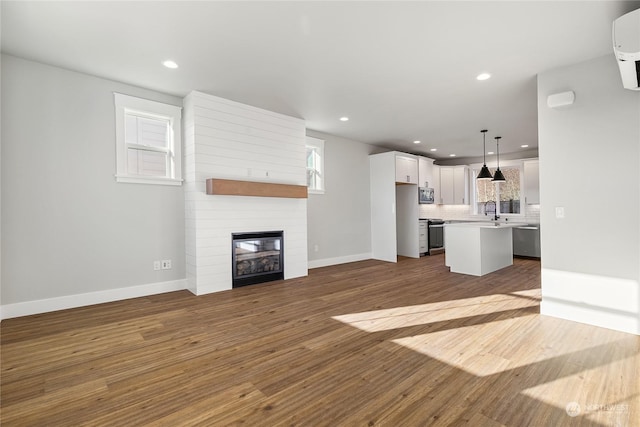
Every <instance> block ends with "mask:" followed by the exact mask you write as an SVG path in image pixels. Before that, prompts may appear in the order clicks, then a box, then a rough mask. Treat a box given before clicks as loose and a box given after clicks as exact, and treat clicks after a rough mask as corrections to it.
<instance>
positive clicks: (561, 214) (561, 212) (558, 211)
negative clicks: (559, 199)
mask: <svg viewBox="0 0 640 427" xmlns="http://www.w3.org/2000/svg"><path fill="white" fill-rule="evenodd" d="M556 218H559V219H562V218H564V207H563V206H556Z"/></svg>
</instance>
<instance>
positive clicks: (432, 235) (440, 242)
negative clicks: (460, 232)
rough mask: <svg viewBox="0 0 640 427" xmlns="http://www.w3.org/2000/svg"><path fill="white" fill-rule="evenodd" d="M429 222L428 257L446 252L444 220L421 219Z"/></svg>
mask: <svg viewBox="0 0 640 427" xmlns="http://www.w3.org/2000/svg"><path fill="white" fill-rule="evenodd" d="M421 220H425V221H426V222H427V255H433V254H437V253H441V252H444V220H442V219H439V218H421Z"/></svg>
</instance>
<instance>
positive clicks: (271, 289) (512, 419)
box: [0, 255, 640, 427]
mask: <svg viewBox="0 0 640 427" xmlns="http://www.w3.org/2000/svg"><path fill="white" fill-rule="evenodd" d="M539 299H540V263H539V262H538V261H536V260H525V259H516V260H515V262H514V265H513V266H511V267H508V268H506V269H503V270H500V271H498V272H495V273H492V274H489V275H487V276H484V277H471V276H465V275H460V274H453V273H450V272H449V271H448V268H446V267H445V266H444V255H436V256H433V257H425V258H421V259H418V260H416V259H401V260H400V262H398V263H397V264H389V263H383V262H378V261H373V260H370V261H363V262H357V263H352V264H345V265H339V266H332V267H325V268H319V269H314V270H310V274H309V276H308V277H306V278H300V279H293V280H287V281H280V282H272V283H268V284H261V285H254V286H249V287H246V288H240V289H235V290H232V291H227V292H221V293H217V294H210V295H204V296H199V297H196V296H194V295H192V294H190V293H189V292H187V291H181V292H173V293H167V294H162V295H155V296H151V297H146V298H137V299H132V300H127V301H119V302H114V303H109V304H101V305H96V306H91V307H83V308H78V309H73V310H65V311H60V312H55V313H47V314H42V315H36V316H28V317H23V318H16V319H8V320H5V321H3V322H2V324H1V353H0V355H1V363H2V366H1V375H2V377H1V379H0V386H1V391H0V397H1V411H2V412H1V415H0V421H1V424H2V425H3V426H45V425H46V426H71V425H73V426H76V425H97V426H109V425H112V426H124V425H127V426H133V425H158V426H161V425H165V426H196V425H203V426H218V425H220V426H224V425H246V426H281V425H282V426H285V425H286V426H294V425H295V426H394V427H395V426H426V425H443V426H444V425H470V426H500V425H506V426H590V425H593V426H640V385H639V384H640V381H639V378H640V356H639V352H640V337H637V336H633V335H628V334H624V333H619V332H615V331H610V330H607V329H602V328H597V327H592V326H588V325H583V324H578V323H574V322H569V321H565V320H561V319H555V318H550V317H546V316H541V315H539V314H538V313H539ZM567 405H569V408H570V409H574V410H575V412H571V410H570V411H567V409H566V408H567ZM576 405H579V408H578V406H576ZM568 412H571V414H572V415H575V416H570V415H569V413H568Z"/></svg>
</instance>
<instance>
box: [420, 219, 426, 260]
mask: <svg viewBox="0 0 640 427" xmlns="http://www.w3.org/2000/svg"><path fill="white" fill-rule="evenodd" d="M418 245H419V247H420V255H424V254H426V253H427V250H428V247H427V221H422V220H421V221H420V222H419V225H418Z"/></svg>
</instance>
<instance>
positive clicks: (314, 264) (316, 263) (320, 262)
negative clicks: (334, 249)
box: [308, 252, 373, 269]
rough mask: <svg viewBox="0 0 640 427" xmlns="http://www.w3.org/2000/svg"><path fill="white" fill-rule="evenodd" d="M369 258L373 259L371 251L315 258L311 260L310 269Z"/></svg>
mask: <svg viewBox="0 0 640 427" xmlns="http://www.w3.org/2000/svg"><path fill="white" fill-rule="evenodd" d="M367 259H373V255H372V254H371V253H370V252H369V253H365V254H354V255H347V256H341V257H335V258H324V259H315V260H313V261H309V264H308V265H309V269H312V268H320V267H328V266H330V265H338V264H346V263H348V262H357V261H364V260H367Z"/></svg>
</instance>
